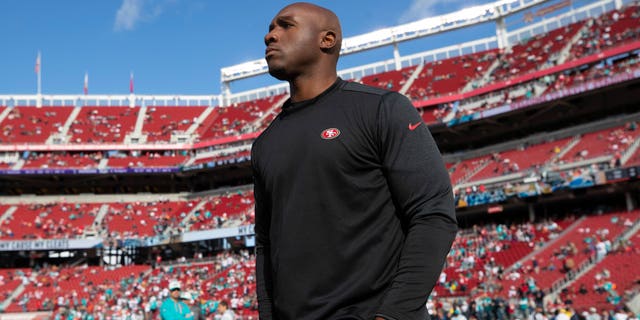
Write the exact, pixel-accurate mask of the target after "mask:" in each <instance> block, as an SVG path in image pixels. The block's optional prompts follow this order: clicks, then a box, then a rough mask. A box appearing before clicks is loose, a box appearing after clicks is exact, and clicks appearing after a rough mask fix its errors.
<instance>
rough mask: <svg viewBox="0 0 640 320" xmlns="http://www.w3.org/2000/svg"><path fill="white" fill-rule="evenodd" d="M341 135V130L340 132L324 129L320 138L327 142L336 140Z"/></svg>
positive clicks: (335, 129) (334, 129)
mask: <svg viewBox="0 0 640 320" xmlns="http://www.w3.org/2000/svg"><path fill="white" fill-rule="evenodd" d="M339 135H340V130H338V129H337V128H329V129H324V130H323V131H322V133H320V137H322V139H325V140H331V139H335V138H337V137H338V136H339Z"/></svg>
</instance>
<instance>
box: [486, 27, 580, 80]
mask: <svg viewBox="0 0 640 320" xmlns="http://www.w3.org/2000/svg"><path fill="white" fill-rule="evenodd" d="M583 25H584V21H581V22H577V23H573V24H570V25H568V26H565V27H561V28H558V29H554V30H551V31H549V32H547V33H544V34H539V35H536V36H534V37H533V38H530V39H527V40H526V41H524V42H522V43H519V44H516V45H514V46H513V47H511V51H510V52H505V53H503V54H502V55H501V56H500V65H499V66H498V67H497V68H496V69H495V70H493V72H492V77H493V79H494V80H495V81H504V80H507V79H509V78H511V77H515V76H520V75H524V74H527V73H529V72H531V71H535V70H538V69H539V68H541V67H543V66H545V64H546V63H547V62H548V60H549V58H550V57H551V56H552V55H553V54H555V53H557V52H559V51H560V50H561V49H562V48H563V47H564V46H565V45H567V43H568V41H569V40H570V39H572V38H573V37H574V36H575V35H576V33H577V32H578V31H579V30H580V28H582V26H583Z"/></svg>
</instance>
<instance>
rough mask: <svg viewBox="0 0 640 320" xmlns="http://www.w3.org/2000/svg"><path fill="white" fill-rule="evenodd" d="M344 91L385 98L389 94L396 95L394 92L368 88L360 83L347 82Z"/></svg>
mask: <svg viewBox="0 0 640 320" xmlns="http://www.w3.org/2000/svg"><path fill="white" fill-rule="evenodd" d="M342 90H343V91H351V92H360V93H364V94H371V95H377V96H384V95H387V94H391V93H394V91H389V90H386V89H382V88H378V87H372V86H368V85H366V84H362V83H359V82H352V81H345V84H344V86H343V87H342Z"/></svg>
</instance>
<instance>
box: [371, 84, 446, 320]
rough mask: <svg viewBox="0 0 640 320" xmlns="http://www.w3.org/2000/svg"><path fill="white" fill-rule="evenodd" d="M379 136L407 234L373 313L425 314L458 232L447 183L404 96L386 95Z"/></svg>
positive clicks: (435, 151) (425, 130)
mask: <svg viewBox="0 0 640 320" xmlns="http://www.w3.org/2000/svg"><path fill="white" fill-rule="evenodd" d="M378 137H379V139H378V140H379V146H378V148H379V150H380V155H379V156H380V159H381V161H382V164H383V170H384V171H385V175H386V178H387V182H388V184H389V188H390V190H391V195H392V198H393V201H394V203H395V204H396V207H397V209H398V211H399V216H400V219H401V221H402V225H403V230H405V232H406V235H405V240H404V244H403V247H402V251H401V254H400V260H399V263H398V268H397V271H396V274H395V277H394V279H393V281H392V283H391V286H390V287H389V288H388V289H387V292H386V294H385V296H384V299H383V303H382V306H380V308H379V309H378V312H377V313H376V314H377V315H378V316H382V317H384V318H386V319H425V318H426V317H427V310H426V307H425V304H426V301H427V298H428V295H429V294H430V292H431V290H433V287H434V285H435V283H436V281H437V278H438V275H439V274H440V272H441V271H442V267H443V265H444V261H445V258H446V255H447V253H448V252H449V250H450V248H451V244H452V243H453V240H454V238H455V235H456V232H457V223H456V217H455V208H454V202H453V195H452V191H451V183H450V180H449V176H448V174H447V172H446V169H445V167H444V163H443V161H442V157H441V156H440V152H439V151H438V148H437V146H436V144H435V141H434V140H433V137H432V136H431V133H430V132H429V130H428V128H427V126H426V124H424V123H423V120H422V119H421V117H420V116H419V114H418V113H417V111H416V110H415V108H414V107H413V106H412V105H411V103H410V102H409V101H408V99H406V98H405V97H403V96H400V95H398V94H387V95H385V98H384V100H383V103H382V105H381V106H380V111H379V115H378Z"/></svg>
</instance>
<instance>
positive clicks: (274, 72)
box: [269, 66, 289, 81]
mask: <svg viewBox="0 0 640 320" xmlns="http://www.w3.org/2000/svg"><path fill="white" fill-rule="evenodd" d="M269 74H270V75H271V76H272V77H274V78H276V79H278V80H283V81H286V80H287V79H289V77H287V72H286V71H285V69H284V68H278V67H271V66H269Z"/></svg>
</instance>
